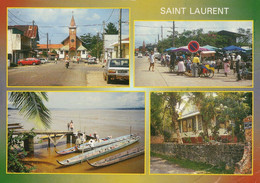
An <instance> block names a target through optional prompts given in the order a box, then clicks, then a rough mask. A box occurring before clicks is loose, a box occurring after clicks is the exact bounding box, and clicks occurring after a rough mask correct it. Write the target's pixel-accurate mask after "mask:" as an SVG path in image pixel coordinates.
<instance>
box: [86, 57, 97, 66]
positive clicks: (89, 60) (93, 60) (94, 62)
mask: <svg viewBox="0 0 260 183" xmlns="http://www.w3.org/2000/svg"><path fill="white" fill-rule="evenodd" d="M88 64H97V60H96V59H95V57H91V58H89V59H88Z"/></svg>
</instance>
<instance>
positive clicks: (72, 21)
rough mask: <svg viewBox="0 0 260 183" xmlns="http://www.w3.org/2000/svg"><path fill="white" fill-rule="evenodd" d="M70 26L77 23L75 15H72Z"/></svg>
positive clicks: (74, 25)
mask: <svg viewBox="0 0 260 183" xmlns="http://www.w3.org/2000/svg"><path fill="white" fill-rule="evenodd" d="M70 27H76V23H75V20H74V16H73V15H72V18H71V21H70Z"/></svg>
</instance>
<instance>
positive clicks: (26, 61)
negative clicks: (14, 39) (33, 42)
mask: <svg viewBox="0 0 260 183" xmlns="http://www.w3.org/2000/svg"><path fill="white" fill-rule="evenodd" d="M39 64H41V61H40V60H39V59H37V58H26V59H19V60H18V65H39Z"/></svg>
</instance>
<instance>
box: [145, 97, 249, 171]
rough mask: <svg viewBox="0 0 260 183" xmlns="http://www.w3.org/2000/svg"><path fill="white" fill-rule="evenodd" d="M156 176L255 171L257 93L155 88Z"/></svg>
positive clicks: (153, 137) (153, 143)
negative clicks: (254, 128)
mask: <svg viewBox="0 0 260 183" xmlns="http://www.w3.org/2000/svg"><path fill="white" fill-rule="evenodd" d="M150 100H151V105H150V173H151V174H237V175H242V174H245V175H252V173H253V172H252V161H253V159H252V152H253V146H252V144H253V141H252V140H253V138H252V135H253V126H254V125H253V124H254V122H253V115H254V114H253V108H254V107H253V103H252V102H253V93H252V92H151V93H150Z"/></svg>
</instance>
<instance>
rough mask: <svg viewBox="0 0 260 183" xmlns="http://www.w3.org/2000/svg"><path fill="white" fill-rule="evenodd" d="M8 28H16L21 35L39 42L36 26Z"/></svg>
mask: <svg viewBox="0 0 260 183" xmlns="http://www.w3.org/2000/svg"><path fill="white" fill-rule="evenodd" d="M8 28H16V29H18V30H21V31H23V35H24V36H26V37H28V38H35V39H36V40H37V41H39V34H38V26H37V25H34V26H32V25H13V26H8Z"/></svg>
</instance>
